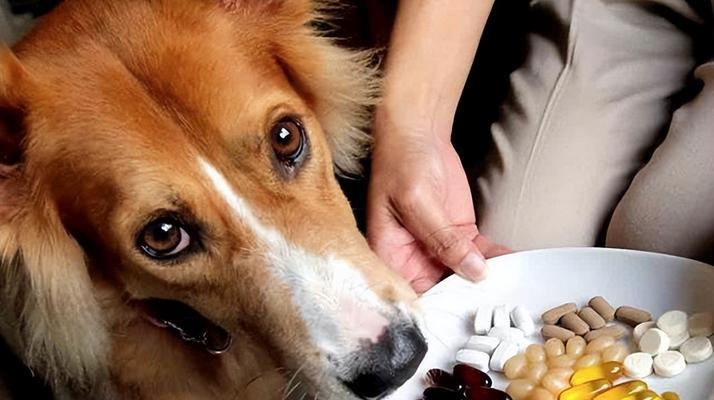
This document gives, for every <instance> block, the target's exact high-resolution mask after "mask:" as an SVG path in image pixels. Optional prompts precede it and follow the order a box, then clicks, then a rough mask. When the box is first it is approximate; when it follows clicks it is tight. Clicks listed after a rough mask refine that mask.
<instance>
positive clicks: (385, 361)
mask: <svg viewBox="0 0 714 400" xmlns="http://www.w3.org/2000/svg"><path fill="white" fill-rule="evenodd" d="M426 350H427V344H426V340H425V339H424V336H423V335H422V334H421V332H420V331H419V329H418V328H416V327H415V326H414V325H412V324H409V325H403V324H402V325H398V326H394V327H390V328H388V329H386V330H385V331H384V333H383V334H382V335H381V336H380V338H379V339H378V341H377V342H376V343H374V344H372V345H370V347H368V348H365V349H363V350H362V351H360V352H359V353H358V354H355V355H354V356H355V359H356V361H357V365H358V368H357V373H356V374H355V375H354V377H353V379H350V380H349V381H347V382H344V383H345V386H347V387H348V388H349V389H350V390H351V391H352V392H353V393H354V394H356V395H357V396H359V397H361V398H363V399H375V398H380V397H382V396H384V395H386V394H388V393H389V392H391V391H392V390H394V389H396V388H398V387H399V386H401V385H402V384H403V383H404V382H406V380H407V379H409V378H410V377H411V376H412V375H414V372H415V371H416V369H417V367H418V366H419V363H421V360H422V359H423V358H424V355H425V354H426Z"/></svg>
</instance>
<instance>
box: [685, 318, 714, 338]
mask: <svg viewBox="0 0 714 400" xmlns="http://www.w3.org/2000/svg"><path fill="white" fill-rule="evenodd" d="M713 323H714V321H713V320H712V315H711V314H710V313H696V314H692V316H691V317H689V335H690V336H691V337H696V336H711V335H712V333H713V332H714V331H713V330H712V324H713Z"/></svg>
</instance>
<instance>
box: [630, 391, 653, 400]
mask: <svg viewBox="0 0 714 400" xmlns="http://www.w3.org/2000/svg"><path fill="white" fill-rule="evenodd" d="M622 400H662V398H661V397H659V395H658V394H657V393H655V392H653V391H651V390H644V391H642V392H637V393H633V394H631V395H629V396H627V397H624V398H622Z"/></svg>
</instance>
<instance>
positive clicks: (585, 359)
mask: <svg viewBox="0 0 714 400" xmlns="http://www.w3.org/2000/svg"><path fill="white" fill-rule="evenodd" d="M601 360H602V356H601V355H600V354H597V353H593V354H586V355H584V356H582V357H580V358H578V360H577V361H575V365H574V366H573V368H575V369H576V370H579V369H582V368H587V367H592V366H593V365H598V364H600V361H601Z"/></svg>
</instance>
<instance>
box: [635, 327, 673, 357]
mask: <svg viewBox="0 0 714 400" xmlns="http://www.w3.org/2000/svg"><path fill="white" fill-rule="evenodd" d="M669 343H670V340H669V336H667V334H666V333H664V331H663V330H661V329H658V328H652V329H650V330H648V331H647V332H645V333H644V335H642V337H641V338H640V351H642V352H645V353H649V354H651V355H653V356H656V355H657V354H660V353H662V352H664V351H667V350H669Z"/></svg>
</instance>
